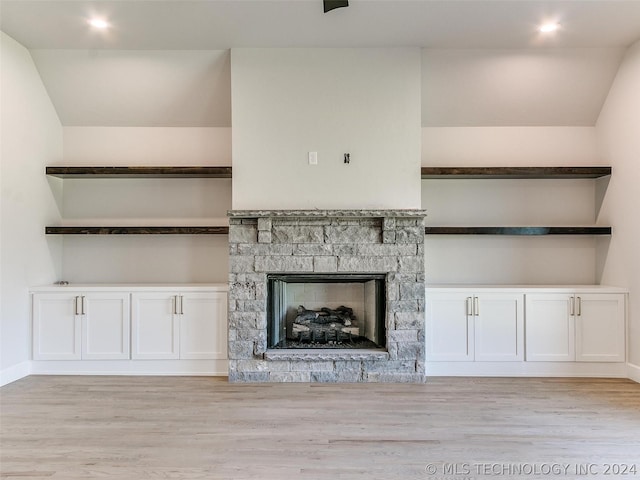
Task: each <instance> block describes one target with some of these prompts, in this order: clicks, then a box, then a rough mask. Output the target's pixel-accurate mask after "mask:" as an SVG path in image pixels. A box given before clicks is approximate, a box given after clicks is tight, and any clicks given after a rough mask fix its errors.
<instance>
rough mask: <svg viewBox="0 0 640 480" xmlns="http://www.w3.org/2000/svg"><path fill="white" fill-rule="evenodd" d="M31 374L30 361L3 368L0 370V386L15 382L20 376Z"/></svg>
mask: <svg viewBox="0 0 640 480" xmlns="http://www.w3.org/2000/svg"><path fill="white" fill-rule="evenodd" d="M30 374H31V361H29V360H27V361H25V362H21V363H18V364H17V365H13V366H12V367H9V368H5V369H4V370H2V371H0V387H4V386H5V385H7V384H8V383H11V382H15V381H16V380H20V379H21V378H24V377H28V376H29V375H30Z"/></svg>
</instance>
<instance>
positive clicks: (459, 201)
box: [422, 127, 607, 285]
mask: <svg viewBox="0 0 640 480" xmlns="http://www.w3.org/2000/svg"><path fill="white" fill-rule="evenodd" d="M422 139H423V141H422V165H424V166H541V165H545V166H571V165H600V164H607V161H606V160H602V159H600V157H599V155H598V151H597V144H596V131H595V128H594V127H442V128H438V127H428V128H423V133H422ZM597 182H598V181H596V180H573V179H553V180H551V179H549V180H524V179H517V180H505V179H501V180H497V179H496V180H455V179H437V180H435V179H433V180H432V179H428V180H423V181H422V207H423V208H424V209H426V210H427V219H426V224H427V225H431V226H521V225H525V226H526V225H534V226H535V225H542V226H572V225H592V224H594V223H595V222H596V212H597V210H598V208H599V202H598V198H597V186H598V183H597ZM425 242H426V243H425V266H426V280H427V283H428V284H446V283H476V284H552V285H553V284H560V285H562V284H594V283H597V279H596V249H597V241H596V239H595V238H594V237H589V236H587V237H577V236H542V237H511V236H478V235H471V236H449V235H446V236H440V235H429V236H427V237H426V240H425Z"/></svg>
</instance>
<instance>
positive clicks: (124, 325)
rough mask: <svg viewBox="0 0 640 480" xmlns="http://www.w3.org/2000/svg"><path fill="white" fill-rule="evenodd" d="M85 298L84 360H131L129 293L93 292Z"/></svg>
mask: <svg viewBox="0 0 640 480" xmlns="http://www.w3.org/2000/svg"><path fill="white" fill-rule="evenodd" d="M81 299H82V306H81V308H82V313H83V315H82V358H83V359H86V360H115V359H128V358H129V350H130V349H129V343H130V342H129V331H130V317H129V294H128V293H120V292H114V293H90V294H87V295H84V296H82V297H81Z"/></svg>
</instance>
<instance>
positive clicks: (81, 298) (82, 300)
mask: <svg viewBox="0 0 640 480" xmlns="http://www.w3.org/2000/svg"><path fill="white" fill-rule="evenodd" d="M80 301H81V302H82V307H81V309H80V312H81V314H82V315H86V314H87V312H85V310H84V295H83V296H81V297H80Z"/></svg>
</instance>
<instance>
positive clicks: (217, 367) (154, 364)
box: [31, 360, 228, 377]
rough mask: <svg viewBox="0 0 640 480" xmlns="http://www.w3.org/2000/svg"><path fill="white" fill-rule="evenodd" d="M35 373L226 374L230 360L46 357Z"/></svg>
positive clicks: (33, 368)
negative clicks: (79, 359)
mask: <svg viewBox="0 0 640 480" xmlns="http://www.w3.org/2000/svg"><path fill="white" fill-rule="evenodd" d="M31 373H32V374H33V375H182V376H211V377H226V376H227V375H228V362H227V360H81V361H73V360H43V361H40V360H39V361H34V362H32V364H31Z"/></svg>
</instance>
